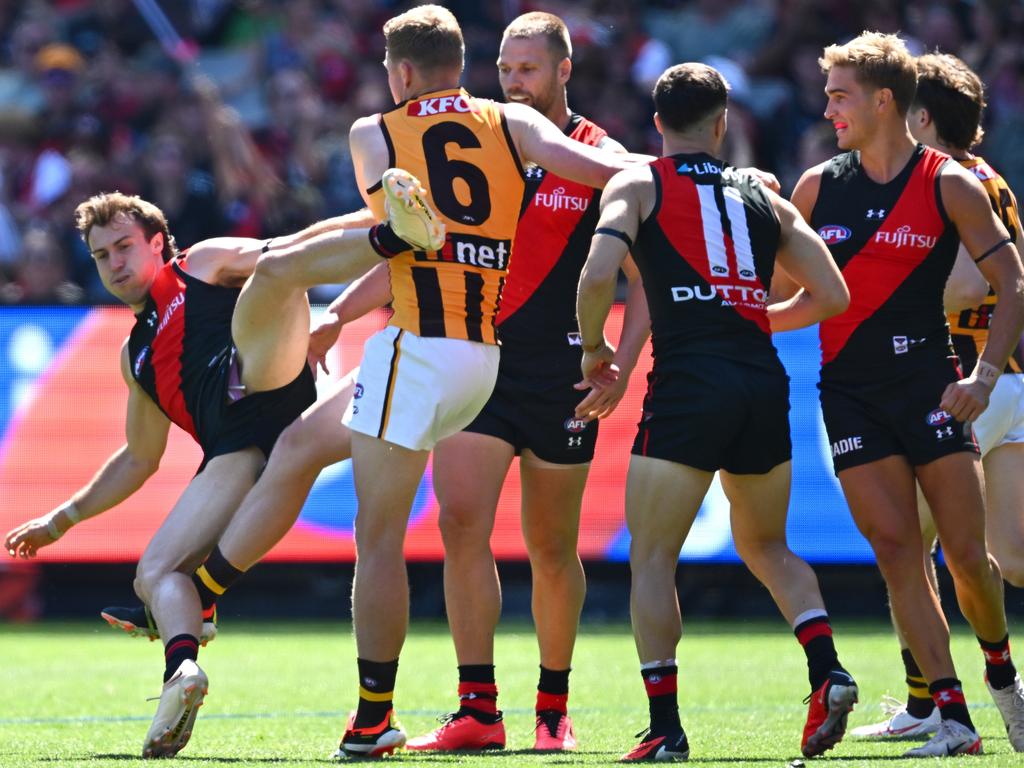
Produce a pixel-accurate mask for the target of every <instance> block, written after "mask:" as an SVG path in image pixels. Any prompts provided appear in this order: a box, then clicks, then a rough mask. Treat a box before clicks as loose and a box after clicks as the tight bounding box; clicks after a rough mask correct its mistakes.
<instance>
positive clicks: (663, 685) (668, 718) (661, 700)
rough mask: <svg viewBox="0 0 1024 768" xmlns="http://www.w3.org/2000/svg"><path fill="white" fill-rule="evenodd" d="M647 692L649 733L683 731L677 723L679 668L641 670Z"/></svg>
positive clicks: (660, 733) (680, 724)
mask: <svg viewBox="0 0 1024 768" xmlns="http://www.w3.org/2000/svg"><path fill="white" fill-rule="evenodd" d="M640 675H641V676H642V677H643V679H644V688H645V689H646V690H647V704H648V708H649V709H650V713H651V733H655V734H658V735H662V734H665V733H676V732H678V731H681V730H682V729H683V726H682V723H680V722H679V699H678V694H677V690H678V679H679V667H678V666H676V665H675V664H673V665H671V666H664V667H651V668H649V669H641V670H640Z"/></svg>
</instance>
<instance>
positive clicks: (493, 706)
mask: <svg viewBox="0 0 1024 768" xmlns="http://www.w3.org/2000/svg"><path fill="white" fill-rule="evenodd" d="M459 707H460V708H461V709H473V710H476V711H477V712H482V713H483V714H485V715H497V714H498V686H497V685H495V684H494V683H459Z"/></svg>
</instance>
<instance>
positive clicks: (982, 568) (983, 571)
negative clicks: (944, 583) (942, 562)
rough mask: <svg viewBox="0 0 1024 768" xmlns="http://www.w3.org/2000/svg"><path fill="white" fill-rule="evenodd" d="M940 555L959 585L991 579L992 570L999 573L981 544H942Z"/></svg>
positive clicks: (993, 560) (994, 562)
mask: <svg viewBox="0 0 1024 768" xmlns="http://www.w3.org/2000/svg"><path fill="white" fill-rule="evenodd" d="M942 554H943V556H944V557H945V558H946V564H947V565H948V566H949V570H950V572H951V573H952V574H953V577H954V578H955V579H956V580H957V581H958V582H960V583H968V584H976V583H977V584H980V583H982V582H984V581H987V580H988V579H990V578H991V574H992V571H993V570H995V572H996V573H998V572H999V566H998V565H997V564H996V561H995V558H994V557H992V555H990V554H989V552H988V550H986V549H985V545H984V543H983V542H974V541H971V542H962V543H961V542H958V543H956V544H955V545H953V546H946V545H945V544H943V547H942Z"/></svg>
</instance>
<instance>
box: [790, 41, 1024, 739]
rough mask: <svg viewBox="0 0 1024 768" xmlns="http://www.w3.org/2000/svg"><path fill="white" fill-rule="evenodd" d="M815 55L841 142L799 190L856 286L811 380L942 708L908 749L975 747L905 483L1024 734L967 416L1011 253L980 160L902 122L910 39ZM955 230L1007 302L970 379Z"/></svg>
mask: <svg viewBox="0 0 1024 768" xmlns="http://www.w3.org/2000/svg"><path fill="white" fill-rule="evenodd" d="M821 67H822V70H823V71H824V72H825V73H826V74H827V83H826V86H825V93H826V95H827V97H828V104H827V106H826V109H825V117H826V118H827V119H828V120H830V121H831V122H832V124H833V125H834V126H835V130H836V138H837V140H838V143H839V148H840V149H841V150H844V151H843V153H842V154H840V155H837V156H836V157H835V158H833V159H832V160H830V161H828V162H826V163H823V164H821V165H819V166H816V167H814V168H812V169H810V170H808V171H807V172H806V173H804V175H803V176H802V177H801V179H800V181H799V182H798V184H797V186H796V189H795V190H794V192H793V202H794V203H795V204H796V207H797V208H798V209H799V210H800V212H801V213H802V214H803V216H804V218H805V219H806V220H807V221H808V222H809V223H810V224H811V226H812V227H813V228H814V229H816V230H817V231H818V232H819V233H821V234H823V236H827V238H828V245H829V250H830V251H831V253H832V257H833V258H834V259H835V261H836V263H837V264H838V265H839V267H840V268H841V269H842V271H843V276H844V277H845V278H846V282H847V285H848V286H849V288H850V294H851V302H850V308H849V309H848V310H847V311H846V312H844V313H843V314H841V315H839V316H838V317H835V318H831V319H829V320H826V321H825V322H823V323H822V324H821V348H822V367H821V382H820V384H819V388H820V390H821V405H822V411H823V413H824V417H825V426H826V429H827V431H828V436H829V440H830V442H831V444H832V458H833V464H834V465H835V471H836V474H837V475H838V477H839V482H840V484H841V485H842V488H843V493H844V495H845V496H846V500H847V502H848V503H849V505H850V511H851V512H852V514H853V518H854V521H855V522H856V524H857V527H858V528H859V529H860V531H861V532H862V533H863V534H864V536H865V537H866V538H867V540H868V541H869V542H870V544H871V547H872V549H873V550H874V553H875V557H876V559H877V561H878V565H879V569H880V570H881V572H882V575H883V577H884V578H885V581H886V585H887V586H888V588H889V597H890V601H891V605H892V611H893V615H894V616H895V617H896V620H897V622H898V624H899V626H900V628H901V630H902V631H903V633H904V636H905V638H906V641H907V644H908V647H909V648H910V651H911V652H912V653H913V657H914V660H915V661H916V663H917V665H918V666H919V668H920V670H921V677H922V678H923V679H924V680H926V681H927V682H928V689H929V693H930V694H931V697H932V699H933V700H934V702H935V704H936V705H937V707H938V709H939V713H940V717H941V723H940V724H939V726H938V730H937V731H936V733H935V734H934V736H933V737H932V739H931V740H930V741H928V742H927V743H926V744H923V745H922V746H920V747H917V748H915V749H911V750H910V751H909V752H907V755H908V756H910V757H925V756H945V755H954V754H965V753H968V754H971V753H978V752H980V751H981V739H980V737H979V736H978V733H977V731H976V730H975V728H974V724H973V722H972V721H971V717H970V714H969V712H968V709H967V703H966V700H965V698H964V694H963V689H962V687H961V684H960V681H959V679H957V676H956V670H955V668H954V665H953V659H952V656H951V655H950V650H949V627H948V625H947V624H946V620H945V617H944V616H943V614H942V611H941V608H940V606H939V603H938V599H937V596H936V594H935V591H934V590H933V589H932V588H931V585H930V584H929V583H928V578H927V576H926V573H925V567H924V562H925V555H924V546H923V542H922V537H921V532H920V527H919V523H918V514H917V504H916V490H915V480H916V481H917V483H920V486H921V488H922V490H923V492H924V495H925V497H926V498H927V499H928V503H929V506H930V507H931V511H932V516H933V518H934V520H935V525H936V528H937V530H938V533H939V538H940V539H941V541H942V549H943V553H944V555H945V557H946V562H947V563H948V565H949V569H950V573H951V574H952V576H953V581H954V584H955V585H956V594H957V599H958V602H959V604H960V609H961V611H962V612H963V614H964V616H965V618H966V619H967V621H968V623H970V625H971V627H972V629H973V630H974V633H975V635H976V636H977V637H978V641H979V643H980V645H981V649H982V652H983V654H984V658H985V673H986V676H987V679H988V682H989V687H990V689H991V690H992V692H993V697H994V698H995V701H996V704H997V705H998V706H999V709H1000V712H1001V713H1002V715H1003V719H1004V721H1005V722H1006V725H1007V728H1008V729H1009V735H1010V741H1011V743H1012V744H1013V745H1014V748H1015V749H1022V748H1024V727H1022V726H1024V723H1022V722H1021V717H1020V707H1021V706H1024V698H1022V694H1024V690H1022V688H1021V682H1020V678H1019V677H1018V676H1017V673H1016V669H1015V667H1014V664H1013V661H1012V658H1011V656H1010V649H1009V634H1008V631H1007V625H1006V614H1005V612H1004V609H1003V584H1002V579H1001V578H1000V573H999V566H998V565H997V564H996V562H995V560H994V559H993V558H992V557H991V555H990V554H989V553H988V550H987V548H986V544H985V500H984V498H983V495H982V488H981V483H980V480H979V472H980V465H979V462H978V446H977V444H976V443H975V441H974V438H973V436H972V434H971V430H970V427H969V424H970V422H973V421H975V420H976V419H977V418H978V417H979V416H980V415H981V413H982V412H983V411H984V410H985V407H986V406H987V405H988V403H989V399H990V396H991V392H992V388H993V386H994V385H995V383H996V381H997V380H998V378H999V376H1000V375H1001V373H1002V372H1003V370H1004V369H1005V367H1006V364H1007V360H1008V359H1009V357H1010V354H1011V352H1012V351H1013V349H1014V348H1015V347H1016V345H1017V342H1018V341H1019V339H1020V334H1021V328H1022V326H1024V272H1022V268H1021V263H1020V258H1019V256H1018V254H1017V249H1016V248H1015V247H1014V245H1013V239H1012V238H1011V237H1010V236H1009V233H1008V232H1007V231H1006V228H1005V227H1004V226H1003V224H1002V222H1000V221H999V218H998V217H997V216H996V215H995V213H994V212H993V210H992V206H991V204H990V202H989V197H988V195H987V194H986V192H985V189H984V187H983V186H982V184H981V182H980V181H979V180H978V178H977V177H976V176H975V174H973V173H971V172H970V171H969V170H967V169H966V168H964V167H962V166H961V165H960V164H958V163H956V162H953V161H951V159H950V158H949V156H948V155H946V154H943V153H941V152H938V151H936V150H933V149H930V148H927V147H925V146H923V145H922V144H919V143H917V142H916V141H915V140H914V139H913V137H912V136H911V135H910V133H909V131H908V129H907V112H908V110H909V109H910V108H911V105H912V104H913V102H914V94H915V90H916V86H917V67H916V64H915V61H914V58H913V57H912V56H911V55H910V54H909V53H908V52H907V49H906V46H905V44H904V43H903V41H902V40H900V39H899V38H898V37H896V36H894V35H885V34H881V33H877V32H865V33H864V34H862V35H861V36H860V37H858V38H856V39H854V40H852V41H851V42H849V43H847V44H845V45H841V46H840V45H833V46H829V47H828V48H826V49H825V52H824V55H823V56H822V58H821ZM959 242H962V243H963V245H964V247H965V248H966V250H967V252H968V253H969V254H970V256H971V258H972V259H974V261H975V263H976V264H977V265H978V268H979V269H980V270H981V273H982V274H983V275H984V276H985V278H986V280H987V281H988V282H989V283H990V284H991V285H992V287H993V289H994V290H995V293H996V295H997V296H998V299H999V312H997V313H996V314H994V315H993V316H992V322H991V325H990V326H989V334H988V339H987V342H986V344H985V347H984V349H983V350H982V352H981V354H980V355H978V360H977V363H976V365H975V367H974V369H973V371H971V372H970V373H969V375H968V376H967V377H966V378H964V379H961V371H960V368H959V365H958V361H957V359H956V358H955V357H954V356H953V355H952V350H951V347H950V339H949V331H948V329H947V326H946V317H945V314H944V312H943V305H942V297H943V289H944V286H945V285H946V282H947V279H948V277H949V274H950V271H951V269H952V267H953V263H954V260H955V258H956V254H957V249H958V247H959ZM1015 708H1016V712H1015V711H1014V709H1015Z"/></svg>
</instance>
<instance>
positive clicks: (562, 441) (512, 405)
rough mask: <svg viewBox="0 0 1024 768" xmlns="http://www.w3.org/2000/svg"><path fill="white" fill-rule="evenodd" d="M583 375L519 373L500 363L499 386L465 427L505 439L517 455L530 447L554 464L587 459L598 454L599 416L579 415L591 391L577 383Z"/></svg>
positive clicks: (468, 429)
mask: <svg viewBox="0 0 1024 768" xmlns="http://www.w3.org/2000/svg"><path fill="white" fill-rule="evenodd" d="M502 354H503V355H504V350H502ZM578 380H579V379H575V380H569V379H562V378H555V379H552V377H551V376H542V377H526V376H514V375H512V374H510V373H509V372H508V371H507V370H503V369H501V368H499V370H498V382H497V384H495V385H494V392H493V393H491V397H490V399H488V401H487V403H486V405H484V407H483V410H482V411H480V414H479V415H478V416H477V417H476V418H475V419H473V422H472V423H471V424H470V425H469V426H468V427H466V428H465V430H464V431H465V432H475V433H477V434H481V435H490V436H492V437H496V438H498V439H499V440H504V441H505V442H506V443H508V444H510V445H511V446H512V447H513V448H515V451H516V455H517V456H519V455H521V454H522V452H523V451H524V450H527V449H528V450H530V451H531V452H532V453H533V454H534V455H535V456H537V458H539V459H541V460H542V461H547V462H550V463H552V464H585V463H586V462H588V461H590V460H591V459H593V458H594V446H595V445H596V443H597V420H594V421H590V422H587V423H584V422H582V421H580V420H579V419H577V418H576V416H575V413H574V411H575V410H576V406H577V405H578V404H579V402H580V401H581V400H582V399H583V398H584V397H586V395H587V391H586V390H585V391H582V392H581V391H579V390H576V389H573V384H575V383H576V381H578Z"/></svg>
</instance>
